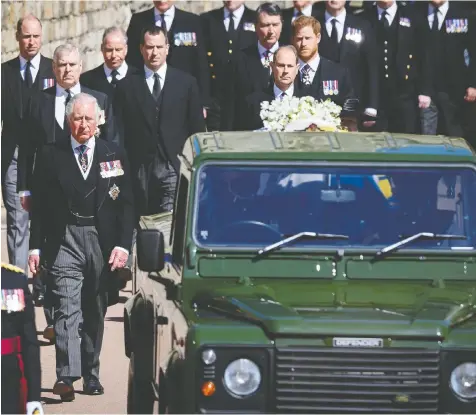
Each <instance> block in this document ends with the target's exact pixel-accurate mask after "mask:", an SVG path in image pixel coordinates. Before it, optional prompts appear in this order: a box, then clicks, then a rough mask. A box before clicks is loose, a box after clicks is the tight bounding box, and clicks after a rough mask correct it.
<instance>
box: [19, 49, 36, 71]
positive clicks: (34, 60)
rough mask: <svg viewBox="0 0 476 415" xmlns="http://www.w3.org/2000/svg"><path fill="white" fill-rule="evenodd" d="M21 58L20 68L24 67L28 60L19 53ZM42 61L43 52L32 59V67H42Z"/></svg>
mask: <svg viewBox="0 0 476 415" xmlns="http://www.w3.org/2000/svg"><path fill="white" fill-rule="evenodd" d="M18 57H19V58H20V68H22V69H23V68H24V67H25V66H26V63H27V60H26V59H25V58H24V57H23V56H21V55H18ZM40 61H41V54H40V53H37V54H36V55H35V56H34V57H33V58H31V59H30V65H31V66H32V68H35V69H39V68H40Z"/></svg>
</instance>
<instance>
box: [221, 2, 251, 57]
mask: <svg viewBox="0 0 476 415" xmlns="http://www.w3.org/2000/svg"><path fill="white" fill-rule="evenodd" d="M245 22H253V23H254V12H253V11H251V10H250V9H248V7H246V6H245V11H244V12H243V16H241V19H240V23H239V24H238V27H237V28H236V36H237V41H238V45H239V46H240V49H241V48H243V47H246V43H245V42H244V41H245V36H244V35H245V33H246V30H245V29H244V23H245ZM222 26H223V27H224V24H223V23H222Z"/></svg>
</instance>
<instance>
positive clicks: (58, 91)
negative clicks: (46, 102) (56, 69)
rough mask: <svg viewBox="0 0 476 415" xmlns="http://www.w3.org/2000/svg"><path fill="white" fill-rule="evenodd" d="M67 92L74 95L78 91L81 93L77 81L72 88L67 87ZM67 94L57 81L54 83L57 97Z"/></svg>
mask: <svg viewBox="0 0 476 415" xmlns="http://www.w3.org/2000/svg"><path fill="white" fill-rule="evenodd" d="M69 92H71V95H72V96H75V95H77V94H79V93H81V85H79V82H78V83H77V84H76V85H75V86H73V87H72V88H69ZM66 95H68V94H67V92H66V90H65V89H64V88H63V87H62V86H61V85H60V84H58V83H56V96H57V97H62V96H66Z"/></svg>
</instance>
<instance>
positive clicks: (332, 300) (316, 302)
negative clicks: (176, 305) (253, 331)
mask: <svg viewBox="0 0 476 415" xmlns="http://www.w3.org/2000/svg"><path fill="white" fill-rule="evenodd" d="M475 296H476V284H474V283H469V282H468V283H467V284H453V287H450V286H446V287H445V288H441V287H435V286H432V285H431V284H428V283H421V284H415V283H410V284H402V283H399V284H396V283H388V282H387V283H382V284H379V283H378V282H372V283H365V282H364V283H342V284H336V283H334V284H330V283H322V282H321V283H316V282H315V281H314V282H302V283H301V282H297V283H292V284H291V283H288V284H283V283H282V282H276V283H272V282H271V283H269V282H267V283H266V285H259V284H258V285H253V286H242V287H240V286H237V285H234V286H230V287H224V288H222V289H216V290H214V291H212V292H208V293H201V294H199V295H197V296H196V297H195V299H194V303H195V305H196V307H198V309H201V310H207V311H208V312H212V313H214V314H218V315H220V316H224V317H227V318H232V319H240V320H246V321H248V322H251V323H253V324H257V325H259V326H261V327H262V328H263V329H264V330H265V331H266V332H267V334H268V335H270V336H271V337H280V336H316V335H322V336H325V335H333V336H339V335H342V336H359V335H364V334H365V336H379V337H386V336H393V337H395V336H400V337H412V338H415V337H418V338H421V339H439V340H443V339H445V338H446V337H447V336H448V335H449V333H450V332H451V330H453V329H454V328H456V327H460V326H462V325H464V324H467V323H469V324H470V325H471V327H473V326H475V327H474V328H476V325H475V324H474V320H475V319H476V301H475Z"/></svg>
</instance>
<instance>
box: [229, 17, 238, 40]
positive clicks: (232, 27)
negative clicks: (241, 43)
mask: <svg viewBox="0 0 476 415" xmlns="http://www.w3.org/2000/svg"><path fill="white" fill-rule="evenodd" d="M233 17H234V15H233V13H230V24H229V25H228V37H229V38H230V39H234V38H235V34H236V30H235V21H234V20H233Z"/></svg>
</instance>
